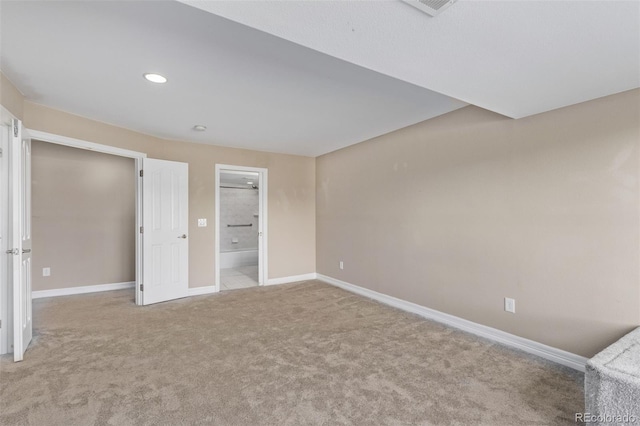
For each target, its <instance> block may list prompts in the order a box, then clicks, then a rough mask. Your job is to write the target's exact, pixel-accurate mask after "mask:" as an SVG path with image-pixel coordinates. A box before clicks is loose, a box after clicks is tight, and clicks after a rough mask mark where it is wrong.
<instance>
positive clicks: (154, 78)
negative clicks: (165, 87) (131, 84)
mask: <svg viewBox="0 0 640 426" xmlns="http://www.w3.org/2000/svg"><path fill="white" fill-rule="evenodd" d="M143 77H144V78H146V79H147V80H149V81H150V82H152V83H166V82H167V78H166V77H165V76H163V75H160V74H154V73H152V72H148V73H146V74H143Z"/></svg>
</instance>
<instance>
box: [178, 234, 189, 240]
mask: <svg viewBox="0 0 640 426" xmlns="http://www.w3.org/2000/svg"><path fill="white" fill-rule="evenodd" d="M178 238H184V239H187V234H182V235H180V236H179V237H178Z"/></svg>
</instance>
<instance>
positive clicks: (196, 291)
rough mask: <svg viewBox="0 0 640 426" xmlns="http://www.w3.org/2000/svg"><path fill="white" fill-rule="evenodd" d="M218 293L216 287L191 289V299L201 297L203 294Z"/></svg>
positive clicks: (206, 286)
mask: <svg viewBox="0 0 640 426" xmlns="http://www.w3.org/2000/svg"><path fill="white" fill-rule="evenodd" d="M211 293H217V291H216V286H215V285H205V286H203V287H193V288H191V287H189V293H188V295H189V297H191V296H201V295H203V294H211Z"/></svg>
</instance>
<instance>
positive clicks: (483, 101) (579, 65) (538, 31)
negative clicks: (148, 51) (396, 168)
mask: <svg viewBox="0 0 640 426" xmlns="http://www.w3.org/2000/svg"><path fill="white" fill-rule="evenodd" d="M184 3H188V4H191V5H193V6H196V7H198V8H201V9H203V10H206V11H209V12H211V13H215V14H217V15H220V16H224V17H226V18H229V19H232V20H234V21H237V22H240V23H243V24H245V25H249V26H251V27H254V28H257V29H260V30H262V31H265V32H268V33H270V34H274V35H277V36H279V37H282V38H284V39H286V40H290V41H293V42H295V43H298V44H300V45H303V46H307V47H310V48H312V49H315V50H317V51H319V52H323V53H326V54H328V55H332V56H334V57H337V58H341V59H343V60H346V61H349V62H352V63H354V64H358V65H360V66H363V67H365V68H368V69H371V70H375V71H378V72H380V73H383V74H385V75H389V76H392V77H395V78H397V79H400V80H403V81H407V82H411V83H413V84H416V85H418V86H420V87H424V88H427V89H430V90H433V91H436V92H438V93H442V94H445V95H447V96H451V97H453V98H456V99H460V100H463V101H465V102H468V103H470V104H474V105H478V106H480V107H482V108H485V109H488V110H491V111H495V112H498V113H500V114H503V115H506V116H508V117H513V118H520V117H525V116H528V115H532V114H537V113H541V112H544V111H549V110H552V109H555V108H560V107H563V106H567V105H572V104H575V103H579V102H584V101H587V100H590V99H594V98H598V97H602V96H606V95H610V94H613V93H617V92H621V91H625V90H630V89H633V88H637V87H639V86H640V1H638V0H632V1H615V0H600V1H591V0H577V1H576V0H573V1H560V0H553V1H529V0H512V1H495V0H494V1H478V0H476V1H465V0H460V1H458V2H457V3H455V4H454V5H453V6H451V7H449V8H448V9H447V10H446V11H444V12H443V13H442V14H440V15H438V16H437V17H435V18H431V17H429V16H428V15H426V14H424V13H422V12H421V11H419V10H417V9H415V8H413V7H411V6H410V5H407V4H405V3H402V2H400V1H189V0H188V1H184Z"/></svg>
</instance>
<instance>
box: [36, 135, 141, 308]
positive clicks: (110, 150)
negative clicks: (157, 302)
mask: <svg viewBox="0 0 640 426" xmlns="http://www.w3.org/2000/svg"><path fill="white" fill-rule="evenodd" d="M27 131H28V132H29V137H30V138H31V140H37V141H41V142H48V143H54V144H57V145H64V146H68V147H71V148H79V149H85V150H88V151H95V152H101V153H104V154H111V155H117V156H120V157H127V158H133V159H134V161H135V185H136V191H135V192H136V227H135V228H134V229H133V232H134V233H135V234H136V283H135V290H136V291H135V293H136V297H135V299H136V305H142V294H141V292H140V283H141V282H142V258H143V257H142V235H141V233H140V229H141V227H142V177H141V176H140V174H141V173H140V172H141V171H142V161H143V159H144V158H147V154H146V153H144V152H138V151H131V150H128V149H123V148H117V147H114V146H110V145H102V144H98V143H94V142H88V141H85V140H81V139H75V138H70V137H67V136H60V135H55V134H53V133H47V132H41V131H39V130H32V129H27Z"/></svg>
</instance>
